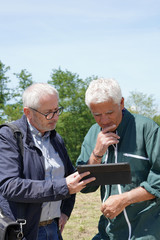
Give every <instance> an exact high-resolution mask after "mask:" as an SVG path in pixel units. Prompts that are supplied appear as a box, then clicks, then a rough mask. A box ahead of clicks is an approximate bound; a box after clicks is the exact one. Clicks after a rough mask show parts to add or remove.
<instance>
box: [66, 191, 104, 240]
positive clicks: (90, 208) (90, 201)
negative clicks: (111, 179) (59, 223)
mask: <svg viewBox="0 0 160 240" xmlns="http://www.w3.org/2000/svg"><path fill="white" fill-rule="evenodd" d="M100 206H101V201H100V193H99V191H96V192H94V193H87V194H83V193H78V194H77V197H76V203H75V207H74V209H73V212H72V215H71V217H70V219H69V221H68V222H67V224H66V226H65V229H64V231H63V239H64V240H75V239H79V240H91V239H92V237H93V236H94V235H95V234H96V233H97V227H98V220H99V217H100V215H101V211H100Z"/></svg>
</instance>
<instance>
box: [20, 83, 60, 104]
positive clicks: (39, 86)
mask: <svg viewBox="0 0 160 240" xmlns="http://www.w3.org/2000/svg"><path fill="white" fill-rule="evenodd" d="M46 95H56V96H57V98H59V94H58V91H57V90H56V89H55V88H54V87H53V86H51V85H49V84H48V83H34V84H32V85H30V86H29V87H27V88H26V89H25V91H24V93H23V96H22V100H23V107H33V108H38V107H39V104H40V100H41V98H42V97H44V96H46Z"/></svg>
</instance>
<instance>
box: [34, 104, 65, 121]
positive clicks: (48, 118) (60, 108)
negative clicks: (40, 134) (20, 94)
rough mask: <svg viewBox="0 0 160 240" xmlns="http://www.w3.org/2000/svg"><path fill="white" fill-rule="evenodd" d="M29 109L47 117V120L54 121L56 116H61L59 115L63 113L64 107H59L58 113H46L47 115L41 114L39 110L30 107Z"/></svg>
mask: <svg viewBox="0 0 160 240" xmlns="http://www.w3.org/2000/svg"><path fill="white" fill-rule="evenodd" d="M29 108H30V109H32V110H33V111H35V112H38V113H40V114H42V115H43V116H45V118H46V119H47V120H50V119H52V118H53V117H54V115H55V114H57V115H58V116H59V115H60V114H61V113H62V112H63V107H62V106H61V107H59V108H58V109H57V110H56V111H54V112H50V113H46V114H45V113H41V112H39V111H38V110H37V109H34V108H32V107H29Z"/></svg>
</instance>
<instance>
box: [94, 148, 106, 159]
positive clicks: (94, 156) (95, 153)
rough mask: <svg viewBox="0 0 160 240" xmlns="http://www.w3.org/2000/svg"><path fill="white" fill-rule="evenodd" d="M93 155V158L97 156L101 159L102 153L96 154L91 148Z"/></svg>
mask: <svg viewBox="0 0 160 240" xmlns="http://www.w3.org/2000/svg"><path fill="white" fill-rule="evenodd" d="M92 153H93V156H94V157H95V158H98V159H101V158H102V157H103V156H104V155H98V154H96V153H95V152H94V150H93V152H92Z"/></svg>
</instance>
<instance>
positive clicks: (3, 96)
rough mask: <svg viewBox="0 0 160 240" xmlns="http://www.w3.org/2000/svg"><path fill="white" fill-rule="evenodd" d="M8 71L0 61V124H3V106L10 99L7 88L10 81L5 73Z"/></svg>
mask: <svg viewBox="0 0 160 240" xmlns="http://www.w3.org/2000/svg"><path fill="white" fill-rule="evenodd" d="M9 70H10V67H6V66H5V65H4V64H3V63H2V62H1V61H0V112H1V116H0V123H2V122H4V121H5V120H4V117H5V113H4V108H5V104H6V102H7V101H8V100H10V99H11V93H10V89H9V88H8V83H9V82H10V79H9V77H8V76H6V73H7V72H8V71H9Z"/></svg>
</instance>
